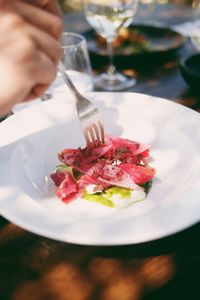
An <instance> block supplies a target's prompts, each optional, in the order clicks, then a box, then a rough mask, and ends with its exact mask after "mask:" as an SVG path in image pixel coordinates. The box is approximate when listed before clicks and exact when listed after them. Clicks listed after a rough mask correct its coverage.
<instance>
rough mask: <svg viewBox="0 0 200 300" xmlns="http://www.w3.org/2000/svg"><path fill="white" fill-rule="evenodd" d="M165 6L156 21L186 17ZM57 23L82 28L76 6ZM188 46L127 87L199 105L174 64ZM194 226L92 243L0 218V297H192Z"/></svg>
mask: <svg viewBox="0 0 200 300" xmlns="http://www.w3.org/2000/svg"><path fill="white" fill-rule="evenodd" d="M168 9H169V12H170V13H169V12H168V13H167V9H165V10H163V11H162V12H163V14H161V13H160V14H159V20H158V21H162V22H165V23H166V24H173V23H179V22H183V21H185V20H187V19H190V18H191V10H190V9H189V8H185V7H181V8H179V7H178V8H177V7H176V6H171V5H170V6H169V7H168ZM156 17H157V18H158V15H156ZM140 18H142V14H141V15H140ZM141 20H142V19H140V21H141ZM64 22H65V30H68V31H74V32H79V33H80V32H82V31H84V30H87V29H88V28H89V27H88V25H87V23H86V22H85V20H84V17H83V15H82V13H72V14H69V15H66V16H64ZM194 52H195V49H194V48H193V46H192V45H191V44H190V42H189V41H188V42H187V43H186V45H185V46H184V47H183V48H182V49H181V51H180V53H179V58H178V59H177V60H175V61H172V62H168V63H167V64H165V65H164V66H160V67H159V68H158V69H156V70H154V72H153V73H151V74H146V75H141V74H139V75H138V81H137V85H136V86H135V87H134V88H133V89H132V91H134V92H140V93H145V94H150V95H154V96H159V97H164V98H168V99H170V100H172V101H175V102H178V103H182V104H184V105H186V106H188V107H191V108H192V109H195V110H197V111H200V101H199V95H198V93H196V92H193V91H191V90H190V89H189V88H188V87H187V85H186V84H185V82H184V81H183V79H182V77H181V75H180V72H179V70H178V61H179V60H180V59H182V58H183V57H184V56H188V55H190V54H191V53H194ZM169 222H170V220H169ZM199 233H200V226H199V224H196V225H194V226H192V227H190V228H188V229H186V230H184V231H182V232H180V233H177V234H175V235H173V236H170V237H166V238H163V239H160V240H156V241H153V242H148V243H144V244H138V245H129V246H113V247H112V246H109V247H97V246H95V247H92V246H80V245H72V244H67V243H62V242H58V241H54V240H50V239H47V238H44V237H40V236H38V235H36V234H32V233H30V232H27V231H26V230H23V229H21V228H19V227H17V226H16V225H14V224H12V223H10V222H8V221H7V220H5V219H4V218H3V217H0V299H1V300H3V299H5V300H8V299H12V300H43V299H47V300H91V299H92V300H93V299H94V300H140V299H142V300H151V299H152V300H163V299H191V300H192V299H200V293H199V278H200V255H199V253H200V243H199Z"/></svg>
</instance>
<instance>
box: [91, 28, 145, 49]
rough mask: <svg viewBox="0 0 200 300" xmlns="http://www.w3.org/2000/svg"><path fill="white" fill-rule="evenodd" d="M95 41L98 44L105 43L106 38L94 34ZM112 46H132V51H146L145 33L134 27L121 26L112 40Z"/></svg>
mask: <svg viewBox="0 0 200 300" xmlns="http://www.w3.org/2000/svg"><path fill="white" fill-rule="evenodd" d="M96 41H97V43H98V44H99V45H100V46H105V45H106V39H105V38H104V37H102V36H100V35H98V34H96ZM112 45H113V48H120V47H130V46H131V47H132V48H133V49H132V50H133V51H136V52H137V51H147V50H148V46H149V41H148V40H147V39H146V37H145V35H144V34H143V33H142V32H141V31H140V30H139V29H136V28H121V29H120V30H119V33H118V35H117V36H116V38H115V39H114V40H113V42H112Z"/></svg>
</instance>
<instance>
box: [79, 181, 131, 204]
mask: <svg viewBox="0 0 200 300" xmlns="http://www.w3.org/2000/svg"><path fill="white" fill-rule="evenodd" d="M131 193H132V190H130V189H127V188H122V187H117V186H113V187H110V188H108V189H107V190H105V191H104V192H102V193H96V194H89V193H88V192H85V193H84V195H83V199H85V200H89V201H92V202H98V203H101V204H103V205H106V206H108V207H115V204H114V203H113V202H112V197H113V196H114V195H118V196H120V198H122V199H124V200H126V199H129V198H130V197H131Z"/></svg>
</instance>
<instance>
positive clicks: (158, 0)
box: [58, 0, 199, 12]
mask: <svg viewBox="0 0 200 300" xmlns="http://www.w3.org/2000/svg"><path fill="white" fill-rule="evenodd" d="M58 1H59V3H60V5H61V7H62V10H63V11H64V12H70V11H74V10H80V9H81V6H82V4H81V2H82V1H81V0H58ZM140 2H141V4H146V5H149V6H151V5H152V4H153V6H154V5H156V4H166V3H176V4H185V5H189V6H196V3H197V2H199V0H140Z"/></svg>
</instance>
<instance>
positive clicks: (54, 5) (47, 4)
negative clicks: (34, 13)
mask: <svg viewBox="0 0 200 300" xmlns="http://www.w3.org/2000/svg"><path fill="white" fill-rule="evenodd" d="M18 1H21V2H25V3H29V4H31V5H35V6H38V7H40V8H42V9H44V10H46V11H48V12H50V13H52V14H54V15H56V16H58V17H62V12H61V9H60V6H59V4H58V1H57V0H18Z"/></svg>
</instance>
